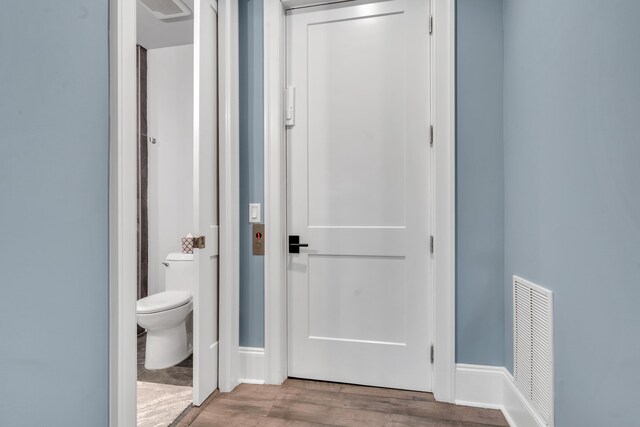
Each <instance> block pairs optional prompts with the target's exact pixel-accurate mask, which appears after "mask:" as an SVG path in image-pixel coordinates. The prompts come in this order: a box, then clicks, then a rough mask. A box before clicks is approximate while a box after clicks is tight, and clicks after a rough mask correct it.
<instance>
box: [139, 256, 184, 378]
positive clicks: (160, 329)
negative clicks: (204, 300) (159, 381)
mask: <svg viewBox="0 0 640 427" xmlns="http://www.w3.org/2000/svg"><path fill="white" fill-rule="evenodd" d="M164 264H165V266H166V269H165V285H166V289H167V290H166V291H164V292H160V293H157V294H153V295H149V296H148V297H146V298H142V299H141V300H138V303H137V306H136V311H137V318H138V325H140V326H141V327H142V328H144V329H146V330H147V347H146V353H145V360H144V367H145V368H146V369H164V368H168V367H170V366H174V365H176V364H178V363H180V362H181V361H183V360H184V359H186V358H187V357H188V356H189V354H191V352H192V344H191V339H190V336H189V334H187V323H186V320H187V317H188V316H189V314H190V313H191V311H192V309H193V303H192V301H191V299H192V290H193V282H194V273H195V272H194V267H193V264H194V263H193V255H192V254H188V255H187V254H182V253H171V254H169V255H168V256H167V260H166V263H164Z"/></svg>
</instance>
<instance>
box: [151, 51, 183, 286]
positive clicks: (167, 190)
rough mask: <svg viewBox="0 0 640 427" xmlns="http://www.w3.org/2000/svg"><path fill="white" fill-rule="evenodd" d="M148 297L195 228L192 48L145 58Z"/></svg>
mask: <svg viewBox="0 0 640 427" xmlns="http://www.w3.org/2000/svg"><path fill="white" fill-rule="evenodd" d="M147 67H148V71H147V91H148V104H147V117H148V132H149V136H151V137H154V138H156V140H157V141H158V142H157V144H155V145H153V144H149V194H148V197H149V294H154V293H157V292H160V291H163V290H164V289H165V284H164V268H165V267H164V266H163V265H162V262H163V261H164V259H165V258H166V256H167V254H168V253H170V252H179V251H181V249H182V248H181V241H180V239H181V237H184V236H186V235H187V233H190V232H192V224H193V173H192V165H193V45H184V46H177V47H167V48H161V49H150V50H149V51H148V52H147Z"/></svg>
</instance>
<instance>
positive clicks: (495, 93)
mask: <svg viewBox="0 0 640 427" xmlns="http://www.w3.org/2000/svg"><path fill="white" fill-rule="evenodd" d="M456 43H457V57H456V59H457V72H456V74H457V76H456V77H457V79H456V80H457V84H456V93H457V112H456V120H457V129H456V134H457V147H456V151H457V159H456V163H457V177H456V179H457V192H456V203H457V242H456V250H457V265H456V277H457V283H456V304H457V307H456V309H457V312H456V344H457V345H456V350H457V355H456V360H457V361H458V362H459V363H472V364H480V365H503V364H504V351H503V348H504V291H503V286H502V280H503V275H504V176H503V153H502V145H503V144H502V80H503V79H502V63H503V60H502V52H503V46H502V0H458V3H457V41H456Z"/></svg>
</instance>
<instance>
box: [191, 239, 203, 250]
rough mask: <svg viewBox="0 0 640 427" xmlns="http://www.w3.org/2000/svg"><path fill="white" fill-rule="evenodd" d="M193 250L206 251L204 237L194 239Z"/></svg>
mask: <svg viewBox="0 0 640 427" xmlns="http://www.w3.org/2000/svg"><path fill="white" fill-rule="evenodd" d="M193 248H194V249H204V248H205V239H204V236H198V237H194V238H193Z"/></svg>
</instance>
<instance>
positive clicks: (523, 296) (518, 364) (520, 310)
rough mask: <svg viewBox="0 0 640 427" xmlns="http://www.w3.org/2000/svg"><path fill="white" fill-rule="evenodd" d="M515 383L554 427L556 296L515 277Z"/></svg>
mask: <svg viewBox="0 0 640 427" xmlns="http://www.w3.org/2000/svg"><path fill="white" fill-rule="evenodd" d="M513 325H514V339H513V344H514V357H513V361H514V379H515V382H516V385H517V386H518V388H519V389H520V391H521V392H522V393H523V394H524V396H525V397H526V398H527V399H528V400H529V402H530V403H531V405H532V406H533V408H534V409H535V410H536V411H537V413H538V415H539V416H540V418H541V419H542V420H543V421H544V422H545V423H546V425H547V426H549V427H551V426H553V293H552V292H551V291H550V290H548V289H544V288H541V287H540V286H537V285H534V284H533V283H530V282H528V281H526V280H524V279H521V278H520V277H517V276H514V277H513Z"/></svg>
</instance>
